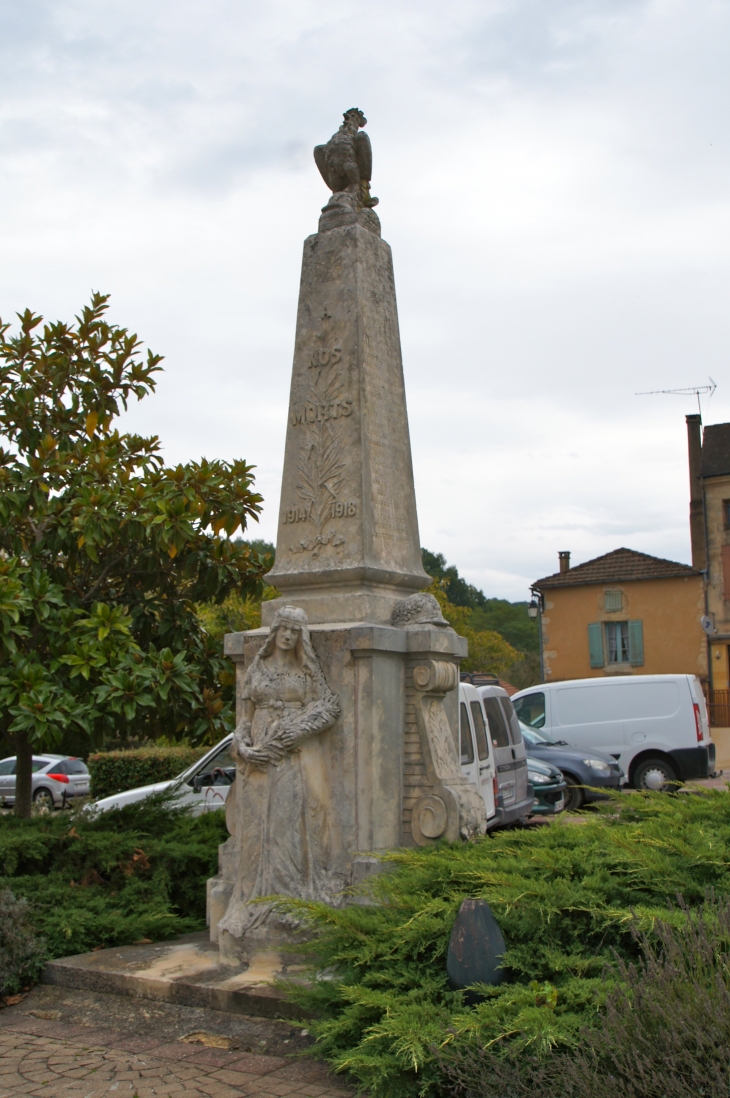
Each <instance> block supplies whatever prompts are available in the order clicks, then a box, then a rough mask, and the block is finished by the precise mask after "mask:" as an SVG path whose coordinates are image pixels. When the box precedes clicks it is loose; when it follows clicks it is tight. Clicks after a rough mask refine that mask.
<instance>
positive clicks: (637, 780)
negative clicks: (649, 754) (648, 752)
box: [633, 758, 679, 793]
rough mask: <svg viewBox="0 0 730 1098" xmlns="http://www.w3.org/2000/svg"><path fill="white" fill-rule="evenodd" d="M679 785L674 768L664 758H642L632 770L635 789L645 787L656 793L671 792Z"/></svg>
mask: <svg viewBox="0 0 730 1098" xmlns="http://www.w3.org/2000/svg"><path fill="white" fill-rule="evenodd" d="M678 785H679V779H678V777H677V774H676V772H675V770H674V767H672V766H670V765H669V763H668V762H665V761H664V759H659V758H656V759H644V761H643V762H641V763H639V765H638V766H637V768H636V770H635V771H634V780H633V786H634V788H635V789H647V790H651V791H653V792H656V793H671V792H672V791H673V790H675V789H676V788H677V786H678Z"/></svg>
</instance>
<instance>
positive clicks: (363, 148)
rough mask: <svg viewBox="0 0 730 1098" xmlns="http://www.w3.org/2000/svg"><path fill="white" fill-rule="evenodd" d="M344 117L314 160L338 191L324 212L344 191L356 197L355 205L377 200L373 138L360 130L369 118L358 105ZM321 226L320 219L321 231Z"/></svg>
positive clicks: (321, 227) (319, 149)
mask: <svg viewBox="0 0 730 1098" xmlns="http://www.w3.org/2000/svg"><path fill="white" fill-rule="evenodd" d="M343 118H344V121H343V123H342V125H341V126H340V128H339V130H338V131H337V133H334V134H333V135H332V137H331V138H330V139H329V141H328V142H327V144H326V145H317V146H316V148H315V150H314V160H315V163H316V165H317V167H318V168H319V171H320V174H321V176H322V178H323V179H324V181H325V183H326V184H327V186H328V187H329V189H330V190H331V191H334V192H335V193H334V195H333V196H332V198H331V199H330V201H329V203H328V205H327V206H326V207H325V209H324V211H323V213H324V214H325V215H326V214H327V213H328V212H329V209H330V208H331V207H333V206H336V205H337V199H338V198H341V197H342V196H343V195H347V196H349V197H351V198H352V199H353V201H354V204H355V208H363V207H364V208H365V209H371V208H372V207H373V206H377V204H378V199H377V198H373V196H372V195H371V194H370V180H371V178H372V174H373V151H372V149H371V147H370V138H369V137H368V135H367V134H366V133H359V132H358V131H359V130H361V129H362V128H363V126H367V124H368V120H367V118H366V117H365V115H364V114H363V113H362V111H361V110H358V108H357V107H351V108H350V110H349V111H345V113H344V115H343ZM332 227H333V228H334V227H335V226H332ZM322 230H323V226H322V221H320V232H321V231H322Z"/></svg>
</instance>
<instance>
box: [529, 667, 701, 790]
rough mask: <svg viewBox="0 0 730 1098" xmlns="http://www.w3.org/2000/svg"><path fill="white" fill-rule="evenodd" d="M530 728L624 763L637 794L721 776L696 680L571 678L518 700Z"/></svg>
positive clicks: (532, 689) (688, 677)
mask: <svg viewBox="0 0 730 1098" xmlns="http://www.w3.org/2000/svg"><path fill="white" fill-rule="evenodd" d="M512 701H513V704H514V706H515V709H516V711H517V714H518V716H519V718H520V720H521V721H522V723H523V724H526V725H527V726H528V727H529V728H534V729H538V730H539V731H544V732H545V733H546V734H547V735H549V736H550V737H551V738H552V739H554V740H564V741H565V743H567V744H569V745H570V746H571V747H575V748H579V749H580V750H581V751H586V753H587V754H586V757H588V753H589V754H590V755H591V757H592V756H593V754H594V752H598V751H601V752H603V753H604V754H608V755H610V756H611V757H612V758H613V759H614V760H615V761H616V762H618V763H619V765H620V766H621V768H622V769H623V771H624V773H626V774H627V775H628V779H629V782H630V784H631V785H633V786H634V787H635V788H636V789H656V790H659V789H661V790H671V789H673V788H675V787H676V785H677V783H678V782H682V781H686V780H689V779H692V778H707V777H709V775H710V774H711V773H712V772H713V771H714V769H715V745H714V743H713V742H712V740H711V738H710V726H709V723H708V720H707V707H706V705H705V699H704V695H703V693H702V688H701V687H700V683H699V680H698V679H697V677H696V676H695V675H622V676H620V677H608V676H607V677H605V678H600V679H570V680H566V681H564V682H550V683H543V684H542V685H541V686H539V687H530V688H529V689H527V690H521V691H519V693H517V694H515V695H514V696H513V698H512Z"/></svg>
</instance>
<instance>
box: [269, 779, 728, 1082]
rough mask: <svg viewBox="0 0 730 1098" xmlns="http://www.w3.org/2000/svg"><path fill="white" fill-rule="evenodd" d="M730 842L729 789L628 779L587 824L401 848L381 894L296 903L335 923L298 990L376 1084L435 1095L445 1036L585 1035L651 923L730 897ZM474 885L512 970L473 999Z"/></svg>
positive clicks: (531, 1039)
mask: <svg viewBox="0 0 730 1098" xmlns="http://www.w3.org/2000/svg"><path fill="white" fill-rule="evenodd" d="M729 840H730V796H728V794H727V793H725V792H718V791H714V790H713V791H705V792H702V793H701V794H697V795H695V794H690V795H688V794H685V793H683V794H679V795H674V796H667V795H663V794H640V793H626V794H622V796H621V797H620V798H619V799H618V800H617V801H616V802H615V803H609V804H607V805H606V806H604V807H603V808H602V810H601V812H600V813H599V814H597V815H593V816H591V817H586V819H585V820H584V822H582V823H581V824H579V825H572V824H570V823H568V822H567V821H560V820H559V821H557V822H556V823H554V824H553V825H551V826H550V827H543V828H540V829H539V830H529V831H512V832H500V833H497V834H494V835H491V836H488V837H486V838H485V839H483V840H481V841H478V842H476V843H472V844H454V845H449V844H441V845H439V846H436V847H432V848H426V849H417V850H401V851H395V852H393V853H391V854H389V855H387V860H388V862H389V863H390V864H391V867H392V868H393V870H394V871H393V872H391V873H385V874H382V875H380V876H379V877H376V878H374V879H373V880H372V881H371V882H370V885H369V889H370V893H371V898H372V899H373V900H375V901H376V905H373V906H360V905H357V906H350V907H345V908H340V909H336V910H335V909H331V908H328V907H326V906H324V905H318V904H305V903H296V904H289V905H287V906H289V907H290V908H292V909H294V910H296V911H297V912H298V913H299V915H300V916H304V917H305V918H307V919H308V920H309V921H310V923H311V924H312V926H313V927H314V928H315V929H316V930H317V932H318V933H319V935H320V937H319V945H318V950H319V964H320V966H321V968H322V969H323V970H324V971H325V973H326V978H320V979H318V980H317V981H316V982H315V984H314V986H313V987H311V988H310V989H307V988H300V989H298V990H297V991H296V992H295V995H296V998H297V999H298V1000H299V1001H300V1002H301V1003H302V1005H305V1006H307V1007H309V1008H310V1009H312V1008H313V1009H315V1010H318V1011H320V1012H323V1015H324V1017H323V1020H321V1021H319V1022H316V1023H314V1024H313V1026H312V1027H311V1028H312V1029H313V1031H314V1032H315V1033H316V1035H317V1037H318V1039H319V1042H318V1048H319V1051H320V1053H321V1054H323V1055H324V1056H325V1057H326V1059H328V1060H329V1061H330V1063H332V1064H333V1065H334V1066H335V1067H336V1068H338V1069H339V1070H342V1071H347V1072H349V1073H350V1075H351V1077H352V1078H353V1079H354V1080H355V1081H356V1082H357V1083H358V1084H359V1085H360V1086H362V1087H363V1088H366V1089H367V1090H368V1092H369V1094H371V1095H372V1096H373V1098H386V1096H387V1098H400V1096H403V1098H406V1096H411V1095H418V1094H421V1095H429V1096H433V1098H435V1096H436V1095H438V1094H440V1093H443V1091H442V1090H441V1077H440V1072H439V1068H438V1062H437V1055H438V1050H439V1049H441V1050H442V1052H443V1050H446V1049H448V1050H449V1052H451V1051H453V1050H458V1049H464V1050H466V1049H469V1048H471V1049H480V1050H483V1049H485V1048H489V1049H492V1050H493V1051H494V1052H495V1053H496V1054H498V1055H502V1056H515V1055H519V1054H524V1055H525V1056H533V1057H537V1058H538V1060H542V1059H545V1058H546V1057H549V1056H550V1055H551V1054H552V1052H553V1050H558V1051H559V1050H566V1049H573V1048H575V1047H576V1046H577V1044H578V1042H579V1039H580V1037H579V1034H580V1030H581V1028H582V1027H586V1026H589V1027H591V1026H593V1027H595V1026H597V1025H599V1024H601V1020H602V1019H603V1018H604V1017H605V1010H604V1008H605V1004H606V999H607V996H608V995H609V994H610V993H611V991H612V990H614V989H615V988H616V987H617V986H619V985H621V981H622V975H621V970H620V968H616V962H617V961H620V962H624V963H629V964H631V963H636V962H637V961H638V960H639V958H640V956H641V935H642V934H643V935H644V936H645V939H644V940H645V941H646V942H648V943H650V944H651V942H653V941H655V940H658V938H657V933H658V928H659V927H660V925H664V926H669V927H670V928H671V927H673V926H674V927H682V926H684V925H685V924H686V921H687V911H690V912H691V911H692V910H695V909H697V908H699V907H700V906H701V905H702V903H703V902H704V900H705V897H706V895H707V893H708V890H714V892H715V893H716V894H717V895H719V896H727V895H730V855H729V851H730V846H729ZM467 896H472V897H483V898H484V899H486V900H487V901H488V903H489V904H490V906H491V908H492V910H493V912H494V914H495V916H496V918H497V920H498V921H499V923H500V926H501V928H502V931H503V933H504V937H505V940H506V942H507V950H508V951H507V956H506V965H507V968H508V977H509V981H510V982H509V983H507V984H504V985H502V986H501V987H499V988H492V989H490V990H489V991H488V992H487V998H486V1000H485V1001H484V1002H482V1003H481V1004H479V1005H478V1006H476V1007H473V1008H468V1007H466V1006H465V1005H464V1003H463V1000H462V996H461V994H460V993H455V992H452V991H450V989H449V986H448V982H447V978H446V971H445V960H446V951H447V946H448V940H449V935H450V932H451V928H452V926H453V922H454V919H455V917H456V913H457V911H458V907H459V904H460V903H461V901H462V900H463V899H464V898H465V897H467ZM677 896H682V897H683V898H684V903H685V904H686V905H687V908H686V910H682V908H681V907H678V906H676V903H675V901H676V898H677ZM673 904H674V906H673ZM637 933H638V935H639V937H638V938H637ZM607 965H609V966H613V968H612V969H609V971H608V972H607V970H606V966H607ZM506 1093H507V1091H505V1094H506Z"/></svg>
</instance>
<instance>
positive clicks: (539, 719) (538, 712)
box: [514, 691, 545, 728]
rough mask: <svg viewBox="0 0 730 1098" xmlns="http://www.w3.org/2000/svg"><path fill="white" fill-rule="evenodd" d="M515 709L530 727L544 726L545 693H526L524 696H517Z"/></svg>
mask: <svg viewBox="0 0 730 1098" xmlns="http://www.w3.org/2000/svg"><path fill="white" fill-rule="evenodd" d="M514 710H515V712H516V713H517V716H518V717H519V719H520V720H521V721H522V723H523V724H526V725H528V727H529V728H542V726H543V725H544V724H545V695H544V694H543V693H542V691H539V692H538V693H537V694H525V696H524V698H515V700H514Z"/></svg>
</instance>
